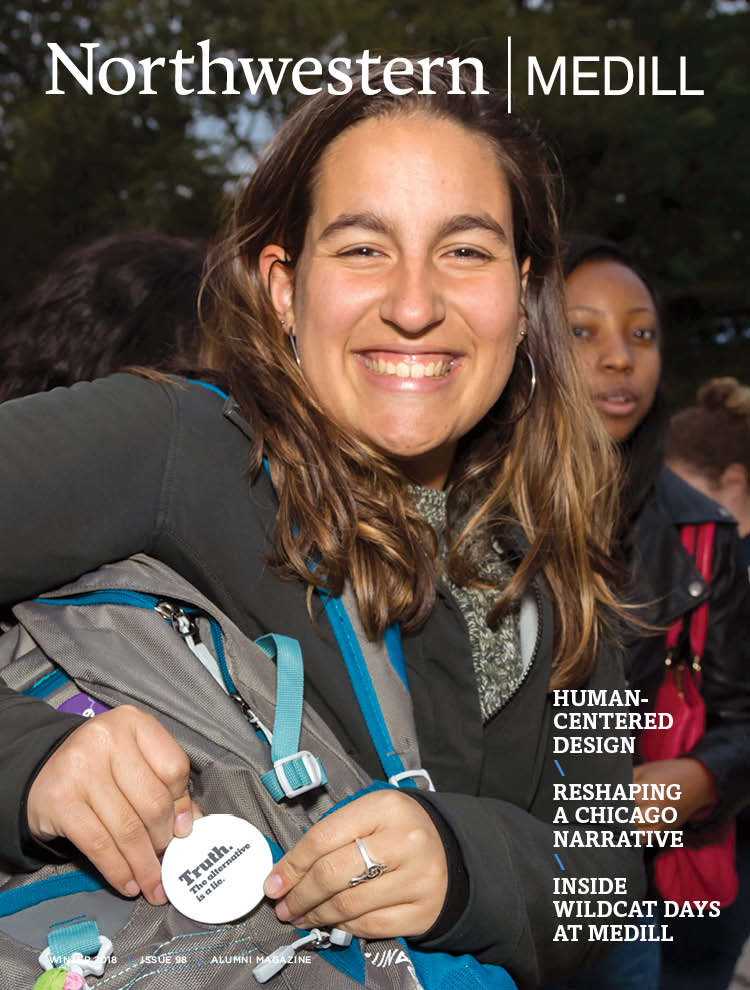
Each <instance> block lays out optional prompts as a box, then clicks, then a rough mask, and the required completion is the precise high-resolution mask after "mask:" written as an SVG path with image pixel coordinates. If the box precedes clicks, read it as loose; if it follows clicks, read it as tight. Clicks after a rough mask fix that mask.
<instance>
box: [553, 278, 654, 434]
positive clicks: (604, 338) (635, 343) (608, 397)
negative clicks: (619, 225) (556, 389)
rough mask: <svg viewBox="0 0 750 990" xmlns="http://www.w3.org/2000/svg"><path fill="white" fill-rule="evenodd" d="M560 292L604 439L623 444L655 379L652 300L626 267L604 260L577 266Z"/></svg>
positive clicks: (641, 414) (642, 411)
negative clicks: (606, 437) (565, 305)
mask: <svg viewBox="0 0 750 990" xmlns="http://www.w3.org/2000/svg"><path fill="white" fill-rule="evenodd" d="M565 293H566V296H567V302H568V319H569V321H570V328H571V330H572V332H573V336H574V338H575V342H576V349H577V351H578V356H579V358H580V361H581V366H582V368H583V373H584V377H585V379H586V382H587V384H588V387H589V391H590V393H591V398H592V400H593V402H594V405H595V406H596V409H597V411H598V413H599V415H600V416H601V418H602V421H603V423H604V425H605V427H606V428H607V432H608V433H609V435H610V436H611V437H612V438H613V439H614V440H618V441H621V440H625V439H626V437H628V436H630V434H631V433H632V432H633V430H634V429H635V428H636V427H637V426H638V424H639V423H640V422H641V420H642V419H643V417H644V416H645V415H646V413H647V412H648V410H649V408H650V407H651V403H652V402H653V401H654V396H655V395H656V389H657V387H658V385H659V378H660V376H661V355H660V351H659V335H660V329H659V318H658V316H657V313H656V307H655V305H654V300H653V299H652V297H651V293H650V292H649V291H648V289H647V288H646V286H645V285H644V284H643V282H642V281H641V279H640V278H639V277H638V276H637V275H636V274H635V272H634V271H632V269H630V268H628V267H627V266H626V265H623V264H621V263H620V262H618V261H612V260H609V259H602V260H594V261H586V262H584V263H583V264H582V265H579V267H578V268H576V269H575V270H574V271H573V272H572V273H571V274H570V275H569V276H568V278H567V279H566V282H565Z"/></svg>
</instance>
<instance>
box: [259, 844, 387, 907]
mask: <svg viewBox="0 0 750 990" xmlns="http://www.w3.org/2000/svg"><path fill="white" fill-rule="evenodd" d="M378 838H379V839H380V842H381V843H382V845H384V846H391V845H393V843H392V841H389V840H388V836H382V835H380V836H378V837H375V836H369V837H368V839H367V844H366V847H365V848H366V849H367V852H368V854H369V855H370V858H371V859H372V860H373V861H374V862H375V863H384V860H382V859H379V858H378V852H377V850H378V848H379V843H378V842H377V839H378ZM384 839H385V841H383V840H384ZM384 865H386V867H387V870H388V869H390V870H391V871H392V870H395V869H396V868H397V867H398V866H399V865H400V863H398V862H389V863H387V864H384ZM364 869H365V863H364V859H363V857H362V854H361V853H360V851H359V847H358V846H357V844H356V843H355V842H347V843H346V845H344V846H340V847H339V848H338V849H335V850H334V851H333V852H332V853H329V854H328V855H324V856H322V857H321V858H319V859H317V860H315V862H313V863H312V865H311V866H310V869H309V870H308V871H307V873H305V874H304V876H303V877H302V878H301V879H300V880H299V882H298V883H297V884H295V886H294V887H293V888H292V890H291V891H290V892H289V893H288V894H287V895H286V897H284V899H283V900H281V901H280V902H279V904H278V905H277V911H276V913H277V915H278V917H279V918H280V919H281V920H282V921H289V920H290V919H291V920H294V919H296V918H300V917H302V916H303V915H305V914H306V912H308V911H310V910H311V909H313V908H315V907H316V906H318V905H322V904H324V903H328V904H329V905H332V906H333V909H334V910H335V911H340V915H339V918H340V919H341V920H343V919H351V918H356V917H358V916H359V915H360V914H361V913H362V907H363V904H364V902H365V901H370V902H371V906H372V907H385V906H386V905H387V904H389V903H391V901H390V900H389V899H388V895H386V894H385V892H384V887H386V886H387V887H389V888H390V886H391V885H390V882H389V883H388V884H385V883H383V884H378V887H379V888H380V891H379V893H380V897H377V896H376V897H375V898H374V899H373V898H372V897H369V898H367V897H364V896H363V891H361V890H359V887H361V886H362V885H361V884H357V885H356V886H350V883H349V881H350V880H351V879H353V878H355V877H359V876H361V875H362V873H363V872H364ZM387 870H386V872H387ZM385 875H386V874H385V873H383V874H381V876H380V877H379V878H378V879H383V880H385ZM388 879H389V881H390V877H389V878H388ZM383 897H386V899H385V900H383ZM327 916H330V909H329V911H328V913H327Z"/></svg>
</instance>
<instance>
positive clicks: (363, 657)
mask: <svg viewBox="0 0 750 990" xmlns="http://www.w3.org/2000/svg"><path fill="white" fill-rule="evenodd" d="M322 597H323V601H324V604H325V610H326V614H327V616H328V620H329V622H330V623H331V627H332V628H333V632H334V635H335V636H336V641H337V643H338V646H339V650H340V651H341V655H342V657H343V658H344V662H345V664H346V669H347V671H348V672H349V678H350V680H351V682H352V687H353V688H354V693H355V695H356V698H357V702H358V704H359V707H360V710H361V711H362V715H363V717H364V720H365V724H366V725H367V729H368V731H369V733H370V738H371V739H372V742H373V745H374V746H375V750H376V752H377V754H378V758H379V760H380V764H381V766H382V767H383V771H384V773H385V776H386V778H387V780H388V783H389V784H393V785H394V786H396V787H401V786H405V787H422V789H426V790H430V791H434V790H435V788H434V786H433V783H432V780H431V778H430V775H429V773H428V772H427V771H426V770H425V769H424V767H423V766H422V761H421V758H420V755H419V744H418V742H417V728H416V725H415V722H414V708H413V706H412V700H411V693H410V691H409V684H408V681H407V679H406V665H405V663H404V658H403V653H402V652H401V635H400V632H399V629H398V626H391V627H389V629H388V630H387V632H386V635H385V637H384V639H383V641H382V642H380V643H373V642H371V641H370V640H369V639H368V638H367V636H366V634H365V631H364V628H363V626H362V621H361V619H360V617H359V610H358V608H357V603H356V600H355V597H354V592H353V591H352V589H351V587H350V586H349V584H348V583H347V585H346V587H345V588H344V591H343V594H342V595H341V597H340V598H332V597H329V596H327V595H325V594H324V593H323V596H322Z"/></svg>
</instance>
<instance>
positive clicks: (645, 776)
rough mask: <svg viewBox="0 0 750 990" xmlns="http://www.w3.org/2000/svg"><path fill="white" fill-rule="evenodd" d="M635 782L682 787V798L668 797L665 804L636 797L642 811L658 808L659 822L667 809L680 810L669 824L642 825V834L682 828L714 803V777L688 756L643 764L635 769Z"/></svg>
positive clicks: (640, 826)
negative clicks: (673, 798) (672, 798)
mask: <svg viewBox="0 0 750 990" xmlns="http://www.w3.org/2000/svg"><path fill="white" fill-rule="evenodd" d="M633 781H634V782H635V783H636V784H677V785H678V786H679V788H680V797H679V798H678V799H677V800H675V801H673V800H670V799H669V798H665V800H664V801H644V800H643V799H642V798H640V797H638V798H636V803H637V805H638V807H639V808H640V809H641V810H642V811H645V810H646V809H647V808H658V809H659V818H660V819H661V817H662V813H663V811H664V809H665V808H675V809H676V811H677V819H676V821H674V822H671V823H669V824H665V823H664V822H662V821H660V822H658V823H654V824H645V823H644V824H642V825H639V828H640V830H641V831H642V832H648V831H655V832H660V831H663V830H664V829H671V828H680V826H681V825H684V823H685V822H686V821H687V820H688V819H689V818H692V816H693V815H694V814H695V813H696V812H697V811H700V809H701V808H705V807H706V805H709V804H711V802H712V801H713V800H714V780H713V777H712V776H711V774H710V773H709V772H708V770H706V768H705V767H704V766H703V764H702V763H699V761H698V760H691V759H690V757H687V756H682V757H680V758H679V759H676V760H654V761H653V762H651V763H642V764H641V765H640V766H637V767H635V768H634V769H633Z"/></svg>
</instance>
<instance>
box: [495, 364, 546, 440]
mask: <svg viewBox="0 0 750 990" xmlns="http://www.w3.org/2000/svg"><path fill="white" fill-rule="evenodd" d="M518 350H520V347H519V348H517V351H518ZM523 353H524V354H525V355H526V357H527V358H528V361H529V371H530V372H531V384H530V386H529V394H528V395H527V396H526V402H525V403H524V405H523V408H522V409H521V411H520V412H519V413H516V415H515V416H513V417H512V418H511V419H500V420H495V426H513V424H514V423H517V422H518V421H519V419H522V418H523V417H524V416H525V415H526V413H527V412H528V411H529V407H530V406H531V401H532V399H533V398H534V393H535V392H536V365H535V364H534V358H533V357H532V356H531V352H530V351H527V350H524V351H523Z"/></svg>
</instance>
